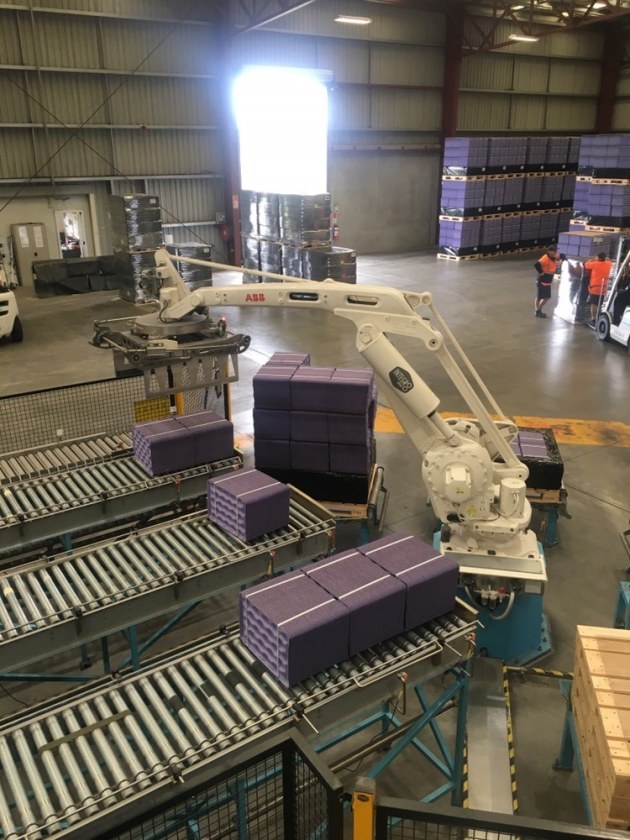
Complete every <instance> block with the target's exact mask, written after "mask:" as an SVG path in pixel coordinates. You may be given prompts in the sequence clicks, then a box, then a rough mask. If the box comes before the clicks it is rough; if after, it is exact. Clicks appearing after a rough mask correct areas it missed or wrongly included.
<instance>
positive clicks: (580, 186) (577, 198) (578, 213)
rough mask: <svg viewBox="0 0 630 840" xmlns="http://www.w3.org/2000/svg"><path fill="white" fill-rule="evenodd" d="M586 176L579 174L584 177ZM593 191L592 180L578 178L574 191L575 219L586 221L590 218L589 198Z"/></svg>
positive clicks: (573, 214)
mask: <svg viewBox="0 0 630 840" xmlns="http://www.w3.org/2000/svg"><path fill="white" fill-rule="evenodd" d="M583 177H584V176H578V178H583ZM590 193H591V182H590V181H583V180H576V182H575V190H574V193H573V213H572V217H573V219H576V220H578V221H583V222H585V221H586V219H587V218H588V199H589V195H590Z"/></svg>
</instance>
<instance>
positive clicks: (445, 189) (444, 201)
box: [440, 179, 486, 216]
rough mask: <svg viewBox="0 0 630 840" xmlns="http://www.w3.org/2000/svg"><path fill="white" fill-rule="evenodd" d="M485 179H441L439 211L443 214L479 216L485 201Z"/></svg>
mask: <svg viewBox="0 0 630 840" xmlns="http://www.w3.org/2000/svg"><path fill="white" fill-rule="evenodd" d="M485 190H486V181H485V180H482V179H473V180H470V181H449V180H443V181H442V195H441V197H440V213H441V214H442V215H444V216H480V215H481V214H482V212H483V208H484V207H485V206H486V201H485Z"/></svg>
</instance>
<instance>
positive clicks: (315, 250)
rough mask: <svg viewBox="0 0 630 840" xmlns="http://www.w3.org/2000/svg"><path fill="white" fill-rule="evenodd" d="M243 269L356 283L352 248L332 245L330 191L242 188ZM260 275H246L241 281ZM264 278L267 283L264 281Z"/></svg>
mask: <svg viewBox="0 0 630 840" xmlns="http://www.w3.org/2000/svg"><path fill="white" fill-rule="evenodd" d="M241 244H242V253H243V268H246V269H248V268H249V269H255V270H257V271H268V272H270V273H272V274H286V275H287V276H288V277H301V278H303V279H305V280H324V279H326V278H327V277H331V278H332V279H333V280H338V281H340V282H343V283H356V277H357V273H356V259H357V254H356V251H353V250H351V249H350V248H339V247H336V246H333V244H332V241H331V228H330V195H329V194H328V193H322V194H321V195H289V194H280V193H256V192H252V191H251V190H243V191H242V192H241ZM260 281H261V278H259V277H257V276H256V275H255V274H246V275H245V276H244V277H243V282H245V283H258V282H260ZM265 282H269V280H266V281H265Z"/></svg>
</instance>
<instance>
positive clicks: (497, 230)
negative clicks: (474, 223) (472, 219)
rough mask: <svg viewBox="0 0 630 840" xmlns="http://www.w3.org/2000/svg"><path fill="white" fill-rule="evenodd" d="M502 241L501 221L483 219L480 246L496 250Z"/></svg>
mask: <svg viewBox="0 0 630 840" xmlns="http://www.w3.org/2000/svg"><path fill="white" fill-rule="evenodd" d="M502 241H503V219H484V220H483V222H482V224H481V244H482V245H483V246H484V247H487V246H490V245H493V246H496V247H497V248H498V247H499V245H500V244H501V242H502Z"/></svg>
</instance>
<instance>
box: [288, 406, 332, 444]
mask: <svg viewBox="0 0 630 840" xmlns="http://www.w3.org/2000/svg"><path fill="white" fill-rule="evenodd" d="M290 416H291V440H309V441H312V442H313V443H328V415H327V414H326V413H325V412H322V411H291V412H290Z"/></svg>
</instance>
